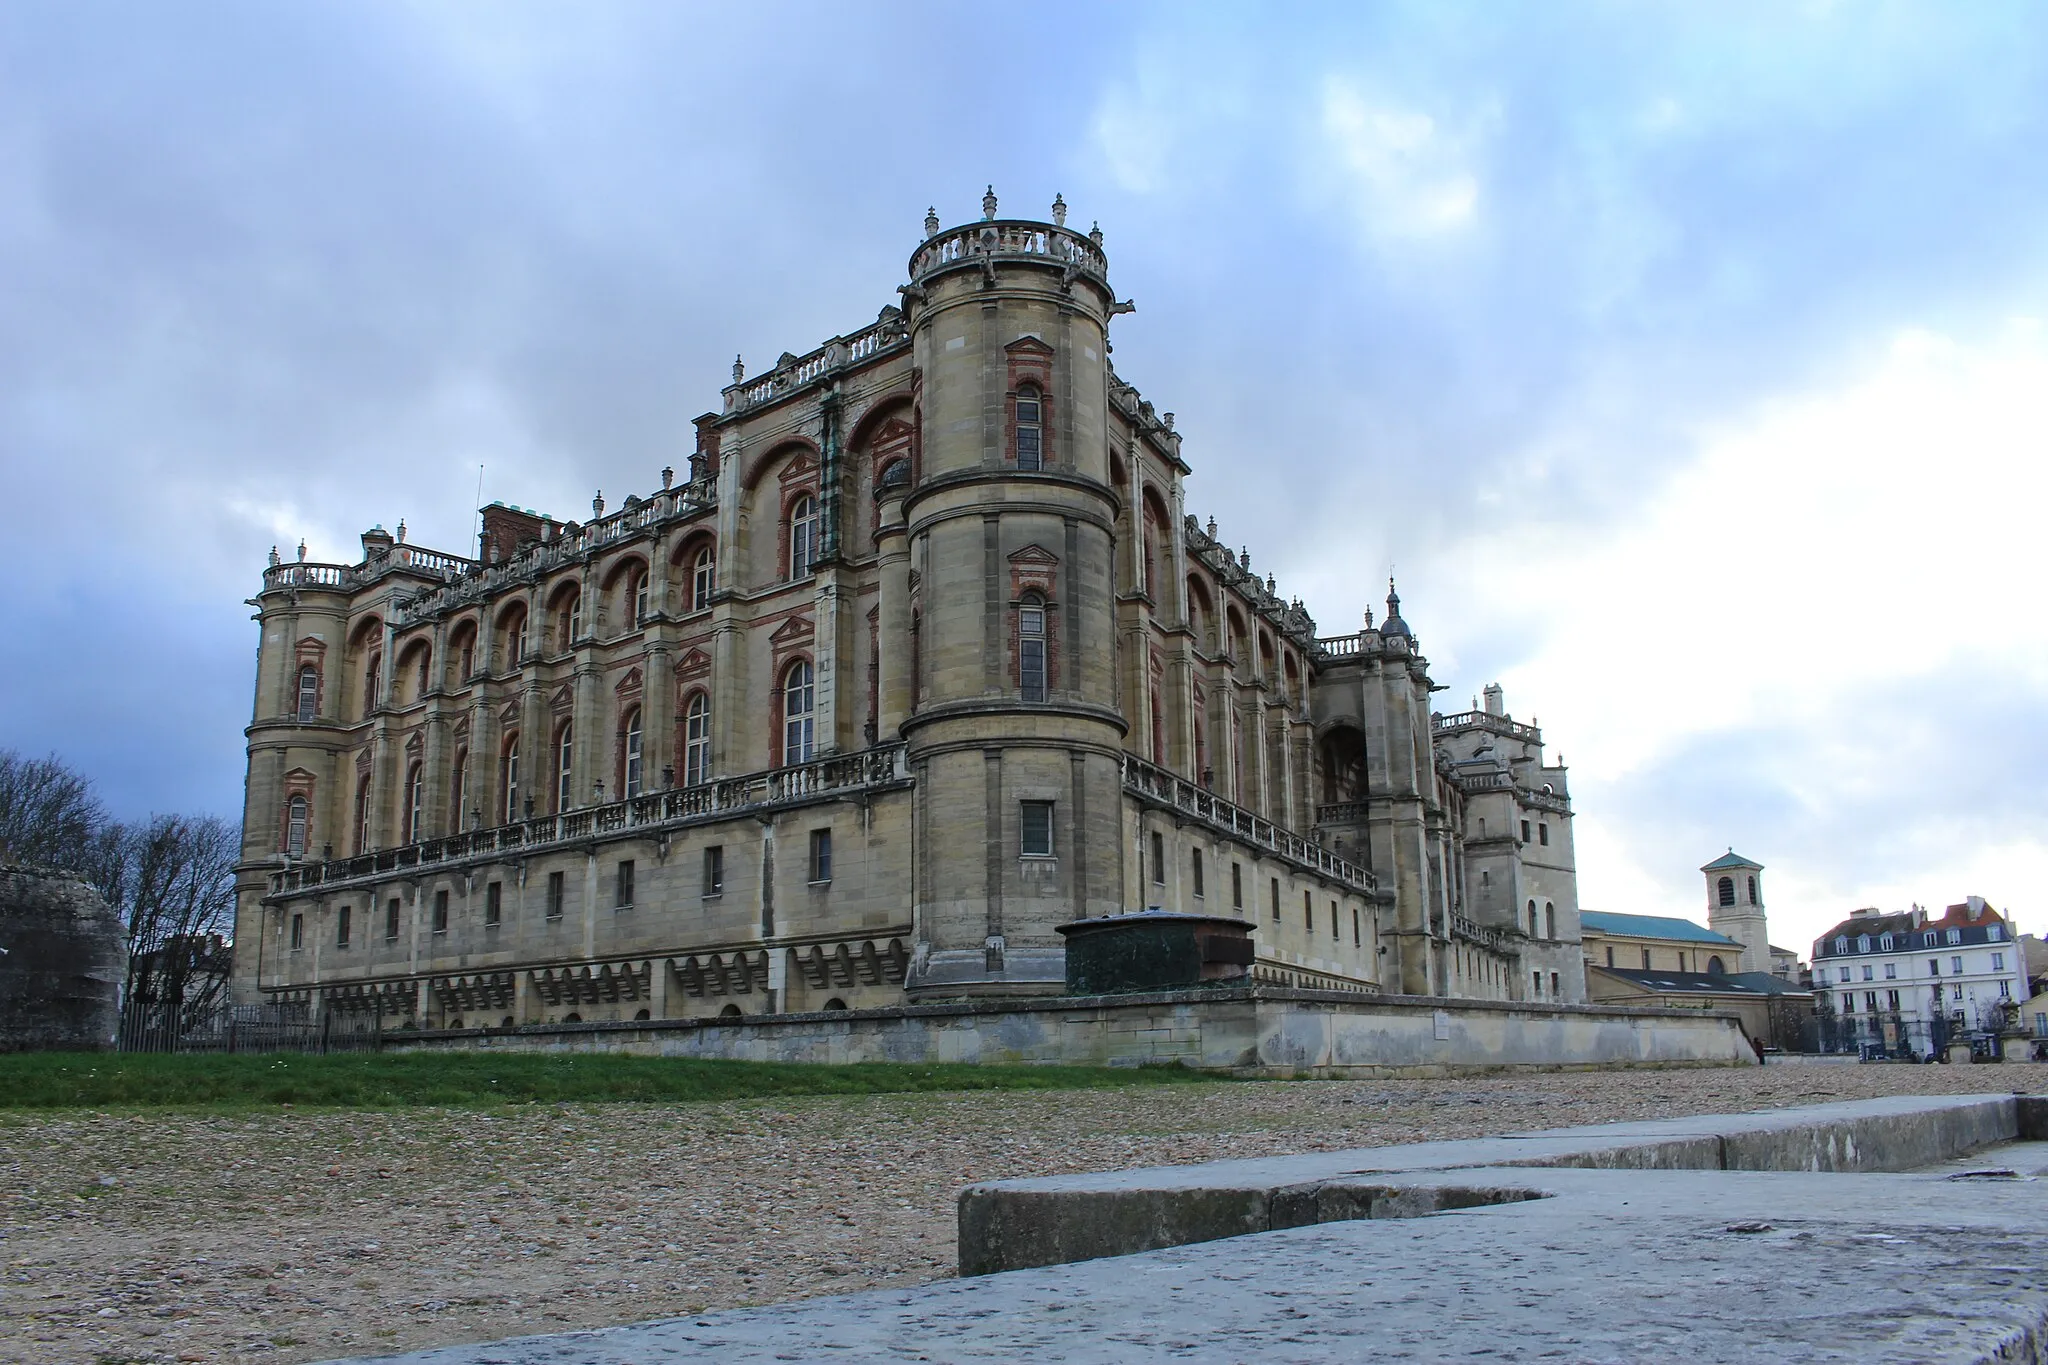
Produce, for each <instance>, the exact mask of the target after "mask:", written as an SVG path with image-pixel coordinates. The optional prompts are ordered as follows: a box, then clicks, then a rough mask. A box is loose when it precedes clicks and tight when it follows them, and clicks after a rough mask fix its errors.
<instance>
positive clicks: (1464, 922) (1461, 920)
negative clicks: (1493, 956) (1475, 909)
mask: <svg viewBox="0 0 2048 1365" xmlns="http://www.w3.org/2000/svg"><path fill="white" fill-rule="evenodd" d="M1451 937H1452V938H1462V939H1464V940H1465V941H1466V942H1467V943H1476V944H1478V945H1479V946H1480V947H1482V948H1486V949H1490V950H1491V951H1493V952H1496V953H1509V952H1510V951H1511V950H1510V949H1509V948H1508V946H1507V940H1508V933H1507V930H1505V929H1495V928H1491V927H1490V926H1488V925H1484V924H1481V923H1479V921H1477V920H1472V919H1467V918H1465V917H1464V916H1463V915H1460V914H1458V913H1456V912H1455V911H1454V912H1453V913H1452V915H1451Z"/></svg>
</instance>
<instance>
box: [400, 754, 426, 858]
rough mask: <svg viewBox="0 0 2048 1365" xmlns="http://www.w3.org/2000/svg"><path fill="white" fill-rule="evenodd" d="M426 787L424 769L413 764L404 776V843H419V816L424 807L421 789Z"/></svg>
mask: <svg viewBox="0 0 2048 1365" xmlns="http://www.w3.org/2000/svg"><path fill="white" fill-rule="evenodd" d="M425 786H426V769H425V768H424V767H423V766H422V765H420V764H418V763H415V764H413V765H412V767H411V768H409V769H407V770H406V774H405V842H407V843H408V844H416V843H418V842H419V841H420V815H421V808H422V807H423V806H424V805H425V802H424V800H423V799H422V795H423V793H422V790H421V789H422V788H424V787H425Z"/></svg>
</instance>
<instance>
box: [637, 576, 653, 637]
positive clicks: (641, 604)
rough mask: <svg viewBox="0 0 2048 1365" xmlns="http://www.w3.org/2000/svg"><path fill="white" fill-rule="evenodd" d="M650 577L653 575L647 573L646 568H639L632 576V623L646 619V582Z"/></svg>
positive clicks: (638, 622) (647, 582)
mask: <svg viewBox="0 0 2048 1365" xmlns="http://www.w3.org/2000/svg"><path fill="white" fill-rule="evenodd" d="M652 577H653V575H652V574H649V573H648V572H647V571H646V570H644V569H643V570H641V572H640V573H639V574H637V575H636V576H635V577H634V579H633V624H634V625H639V624H640V623H641V622H643V621H645V620H646V619H647V589H648V584H649V580H650V579H651V578H652Z"/></svg>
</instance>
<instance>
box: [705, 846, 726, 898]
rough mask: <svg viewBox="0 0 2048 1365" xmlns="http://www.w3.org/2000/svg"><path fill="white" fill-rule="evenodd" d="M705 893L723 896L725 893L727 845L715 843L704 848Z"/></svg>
mask: <svg viewBox="0 0 2048 1365" xmlns="http://www.w3.org/2000/svg"><path fill="white" fill-rule="evenodd" d="M704 894H705V895H706V896H722V895H724V894H725V845H723V844H713V845H712V846H711V847H709V848H707V849H705V850H704Z"/></svg>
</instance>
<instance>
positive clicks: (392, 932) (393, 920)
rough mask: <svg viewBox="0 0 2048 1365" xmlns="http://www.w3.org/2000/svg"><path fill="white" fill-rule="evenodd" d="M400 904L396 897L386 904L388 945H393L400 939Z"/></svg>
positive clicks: (385, 926)
mask: <svg viewBox="0 0 2048 1365" xmlns="http://www.w3.org/2000/svg"><path fill="white" fill-rule="evenodd" d="M398 904H399V902H398V897H396V896H393V897H392V898H391V899H390V900H388V901H386V902H384V941H385V942H386V943H393V942H396V941H397V939H398Z"/></svg>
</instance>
